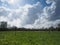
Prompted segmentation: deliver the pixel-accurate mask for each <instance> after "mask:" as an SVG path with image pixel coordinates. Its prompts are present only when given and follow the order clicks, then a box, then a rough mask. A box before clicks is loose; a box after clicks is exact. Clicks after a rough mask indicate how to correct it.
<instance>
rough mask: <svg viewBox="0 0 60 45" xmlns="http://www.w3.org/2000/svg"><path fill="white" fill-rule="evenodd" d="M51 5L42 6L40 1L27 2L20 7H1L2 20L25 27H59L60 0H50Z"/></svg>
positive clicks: (0, 17) (0, 18)
mask: <svg viewBox="0 0 60 45" xmlns="http://www.w3.org/2000/svg"><path fill="white" fill-rule="evenodd" d="M50 1H51V2H52V4H51V5H50V6H46V7H44V8H42V5H41V4H40V2H37V3H36V4H33V5H29V4H26V5H24V6H22V7H19V8H18V9H9V8H6V7H4V6H3V7H0V21H7V22H8V24H10V25H11V26H17V27H25V28H49V27H51V26H53V27H57V25H58V24H59V23H60V11H59V10H60V5H59V4H60V1H57V2H56V1H54V0H49V1H47V3H50Z"/></svg>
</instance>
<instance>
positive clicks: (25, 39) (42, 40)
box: [0, 31, 60, 45]
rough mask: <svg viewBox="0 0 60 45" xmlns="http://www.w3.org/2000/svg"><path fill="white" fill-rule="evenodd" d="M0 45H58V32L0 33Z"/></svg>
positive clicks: (59, 39) (59, 42) (59, 43)
mask: <svg viewBox="0 0 60 45" xmlns="http://www.w3.org/2000/svg"><path fill="white" fill-rule="evenodd" d="M0 45H60V32H58V31H53V32H48V31H16V32H15V31H6V32H2V31H1V32H0Z"/></svg>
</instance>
